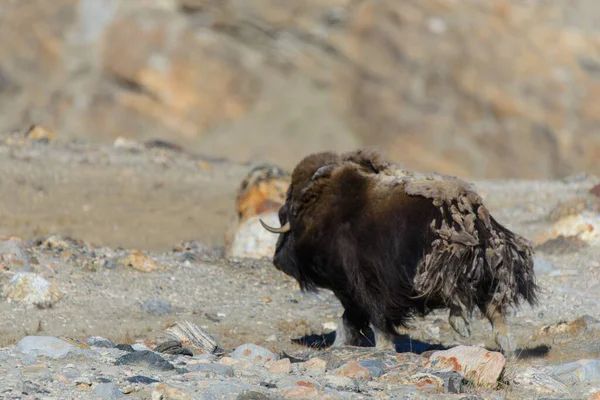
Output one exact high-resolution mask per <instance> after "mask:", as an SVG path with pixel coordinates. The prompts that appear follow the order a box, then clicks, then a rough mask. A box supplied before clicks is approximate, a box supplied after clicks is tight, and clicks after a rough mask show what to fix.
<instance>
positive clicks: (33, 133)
mask: <svg viewBox="0 0 600 400" xmlns="http://www.w3.org/2000/svg"><path fill="white" fill-rule="evenodd" d="M25 137H26V138H27V139H30V140H37V141H45V142H48V141H51V140H54V139H55V138H56V135H55V134H54V132H52V131H51V130H50V129H48V128H46V127H44V126H41V125H33V126H31V127H30V128H29V131H27V133H26V134H25Z"/></svg>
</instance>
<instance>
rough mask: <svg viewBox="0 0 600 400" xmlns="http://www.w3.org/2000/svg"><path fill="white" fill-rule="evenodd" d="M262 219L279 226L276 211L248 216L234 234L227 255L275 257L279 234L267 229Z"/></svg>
mask: <svg viewBox="0 0 600 400" xmlns="http://www.w3.org/2000/svg"><path fill="white" fill-rule="evenodd" d="M260 219H262V220H263V221H264V222H265V223H266V224H267V225H270V226H279V217H278V214H277V212H275V211H272V212H266V213H263V214H261V215H257V216H254V217H251V218H248V219H247V220H245V221H244V222H242V223H240V224H239V226H238V227H237V228H236V230H235V232H234V233H233V234H232V238H231V241H230V245H229V246H228V247H227V253H226V254H227V257H231V258H253V259H261V258H271V257H273V254H274V253H275V245H276V243H277V238H278V236H279V235H276V234H273V233H271V232H269V231H267V230H266V229H265V228H264V227H263V226H262V225H261V223H260Z"/></svg>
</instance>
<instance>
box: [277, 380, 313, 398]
mask: <svg viewBox="0 0 600 400" xmlns="http://www.w3.org/2000/svg"><path fill="white" fill-rule="evenodd" d="M282 393H283V395H284V397H285V398H286V399H316V398H319V389H318V388H317V387H316V386H315V385H314V384H313V383H312V382H308V381H302V380H298V381H297V382H296V384H295V385H294V386H291V387H287V388H283V389H282Z"/></svg>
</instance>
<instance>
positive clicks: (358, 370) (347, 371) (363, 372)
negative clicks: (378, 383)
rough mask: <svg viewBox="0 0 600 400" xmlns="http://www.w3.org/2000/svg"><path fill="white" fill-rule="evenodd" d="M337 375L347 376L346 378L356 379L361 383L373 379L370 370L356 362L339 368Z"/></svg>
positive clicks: (350, 362)
mask: <svg viewBox="0 0 600 400" xmlns="http://www.w3.org/2000/svg"><path fill="white" fill-rule="evenodd" d="M335 373H336V374H337V375H341V376H345V377H346V378H350V379H356V380H359V381H366V380H369V379H371V374H370V373H369V370H368V369H366V368H365V367H363V366H362V365H359V364H358V363H357V362H356V361H349V362H348V363H347V364H345V365H342V366H341V367H339V368H338V369H337V370H336V371H335Z"/></svg>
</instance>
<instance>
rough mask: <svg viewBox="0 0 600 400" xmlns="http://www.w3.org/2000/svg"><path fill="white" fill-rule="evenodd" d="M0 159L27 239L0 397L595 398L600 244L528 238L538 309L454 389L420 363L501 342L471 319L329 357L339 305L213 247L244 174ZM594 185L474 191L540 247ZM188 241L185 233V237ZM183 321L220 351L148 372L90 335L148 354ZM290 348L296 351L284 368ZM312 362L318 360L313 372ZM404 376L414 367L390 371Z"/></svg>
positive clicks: (422, 323) (9, 253) (101, 160)
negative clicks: (562, 208)
mask: <svg viewBox="0 0 600 400" xmlns="http://www.w3.org/2000/svg"><path fill="white" fill-rule="evenodd" d="M0 154H3V156H2V157H0V187H1V188H2V202H1V203H0V234H1V235H4V236H7V237H8V236H15V237H19V238H21V239H22V240H19V239H16V238H13V239H7V238H5V239H3V240H1V241H0V255H2V259H1V260H0V266H1V267H2V269H3V270H4V272H3V273H2V275H1V278H0V289H2V294H3V298H2V300H0V346H2V348H0V376H1V377H0V398H11V399H12V398H23V399H24V398H48V399H50V398H61V399H62V398H69V399H70V398H74V399H75V398H78V399H80V398H119V397H120V396H127V398H136V397H137V398H149V399H150V398H152V399H155V398H157V399H159V398H163V399H167V398H200V399H203V398H206V399H212V398H247V399H251V398H252V399H254V398H271V397H272V398H279V397H277V396H280V397H284V398H327V396H331V398H419V396H421V397H422V398H423V397H424V398H464V397H465V396H481V398H540V397H546V398H589V397H590V396H591V395H592V394H593V393H595V391H600V336H599V333H598V331H599V330H600V322H599V321H600V306H599V304H600V279H599V278H600V247H598V246H591V245H589V246H582V245H577V243H575V244H572V243H570V242H568V241H567V242H566V244H565V243H562V244H561V242H560V241H558V242H552V243H550V244H546V245H544V246H543V247H539V248H538V249H537V251H536V270H537V275H538V281H539V284H540V286H541V287H542V289H543V292H542V294H541V296H540V303H541V304H540V306H539V307H537V308H536V309H531V308H529V307H528V306H525V307H524V308H523V309H521V310H516V311H515V312H513V313H512V314H511V316H510V318H509V321H508V322H509V324H510V325H511V326H512V329H513V330H514V331H515V332H516V334H517V336H518V338H519V343H520V344H521V345H522V347H523V348H522V351H521V356H520V358H519V359H518V360H516V361H510V362H507V363H506V367H505V369H504V373H503V374H502V376H501V377H500V378H499V382H500V383H499V385H498V386H497V387H495V388H487V389H482V388H479V387H478V386H477V385H475V384H473V383H472V382H471V383H469V382H463V383H464V385H463V383H460V382H459V383H460V384H458V386H460V387H463V386H464V388H463V389H464V390H463V389H460V390H458V389H456V388H455V389H456V390H455V389H452V390H451V389H449V388H448V382H450V381H452V382H454V381H453V379H456V376H449V375H443V374H442V375H440V372H439V371H437V372H435V373H436V374H438V375H435V374H434V375H435V376H436V377H431V376H428V375H426V376H425V377H423V376H421V375H419V373H423V374H430V375H431V374H433V372H431V370H427V369H426V368H425V367H424V366H423V365H424V363H425V361H427V357H429V356H431V351H432V350H434V349H439V348H449V347H452V346H456V345H468V346H479V347H485V348H488V349H489V350H492V351H494V350H496V349H495V345H494V343H493V340H492V337H491V335H490V332H491V329H490V327H489V325H488V324H487V322H486V321H485V320H484V319H483V318H482V317H481V316H480V315H475V317H474V319H475V320H474V322H473V334H472V337H471V338H468V339H465V338H461V337H458V335H457V334H455V333H454V331H452V329H451V328H450V327H449V325H448V323H447V319H446V318H447V313H446V312H436V313H433V314H431V315H429V316H427V317H426V318H424V319H418V320H416V321H415V322H414V328H413V329H411V330H410V331H405V332H404V333H406V337H405V340H404V341H403V342H401V343H398V345H397V350H398V352H399V353H396V354H392V353H377V352H375V350H374V349H372V348H367V349H364V348H363V349H346V350H343V351H346V352H347V353H343V354H340V353H339V352H340V351H342V350H336V351H332V350H331V349H329V348H326V347H325V348H318V346H317V344H318V342H319V341H322V340H323V339H327V340H329V339H331V336H332V334H333V333H332V332H333V330H334V329H335V323H336V320H337V318H338V316H339V315H340V314H341V306H340V305H339V303H338V301H337V300H336V299H335V297H334V296H333V295H332V294H331V293H330V292H328V291H322V292H320V293H317V294H303V293H301V292H300V291H299V290H298V286H297V284H296V283H295V282H294V281H293V280H291V279H290V278H288V277H286V276H284V275H283V274H281V273H280V272H278V271H277V270H275V268H274V267H273V266H272V265H271V264H270V263H269V261H268V260H226V259H223V258H222V257H221V256H220V254H221V253H222V249H221V248H220V246H222V243H223V233H224V230H225V229H226V227H227V226H228V224H229V223H230V221H231V218H232V216H233V201H234V196H235V191H236V189H237V185H238V184H239V182H240V181H241V179H242V178H243V176H244V174H245V173H246V172H247V171H248V168H249V166H247V165H236V164H231V163H228V162H225V161H219V160H210V159H208V158H206V157H201V156H196V155H190V154H186V153H185V152H180V151H175V150H169V149H162V148H150V149H148V148H139V149H135V148H131V147H129V148H125V147H121V148H117V147H110V146H106V147H99V146H91V145H87V144H81V143H79V144H78V143H61V142H60V141H57V142H51V143H31V142H24V141H22V140H17V139H15V138H12V137H6V138H4V144H2V145H0ZM599 181H600V180H599V179H598V178H596V177H588V176H576V177H572V178H570V179H565V180H562V181H519V180H514V181H479V182H475V183H476V185H477V187H478V188H479V189H480V190H481V192H482V195H483V196H484V200H485V202H486V204H487V205H488V207H489V208H490V210H491V211H492V213H493V214H494V215H495V216H496V218H497V219H498V220H499V221H500V222H502V223H504V224H506V225H507V226H508V227H510V228H511V229H514V230H515V231H517V232H519V233H521V234H523V235H525V236H526V237H528V238H530V239H536V238H537V237H539V236H540V235H541V234H543V233H544V232H547V231H548V230H549V229H550V227H551V224H552V218H551V217H550V216H551V215H554V214H553V212H555V211H556V210H557V206H558V205H559V204H560V203H562V202H575V200H574V199H580V198H582V197H583V196H585V193H586V192H587V191H589V189H590V188H591V187H592V186H594V185H595V184H597V183H598V182H599ZM115 226H117V228H115ZM69 237H72V238H74V240H70V239H68V238H69ZM191 239H194V240H197V242H195V241H190V242H186V243H184V244H183V245H181V244H180V243H181V242H182V241H185V240H191ZM136 250H141V252H136ZM36 296H37V297H36ZM181 321H190V322H192V323H194V324H196V325H197V326H198V327H200V328H201V329H203V330H205V331H206V332H208V333H209V334H210V335H212V336H214V337H215V339H216V340H217V341H218V342H219V344H220V346H221V347H222V349H223V350H224V351H225V354H216V355H215V354H213V355H208V354H204V355H203V354H200V353H201V352H198V351H194V356H193V357H190V356H185V355H172V354H161V355H160V357H163V358H164V359H166V360H168V361H170V362H171V364H169V365H173V366H175V369H167V370H160V369H156V368H155V367H152V366H148V364H144V362H142V363H138V364H135V365H129V364H119V365H115V362H116V361H117V359H119V358H120V357H122V356H125V355H127V354H137V353H141V351H136V352H133V353H132V352H131V350H132V349H128V348H125V347H123V346H121V349H117V348H114V347H113V348H103V347H97V346H96V345H92V346H91V347H90V346H87V345H85V343H86V341H87V342H88V343H92V342H89V339H88V338H89V337H90V336H101V337H105V338H107V339H110V340H111V341H113V342H114V343H116V344H122V345H124V344H134V345H135V348H136V350H144V349H145V348H146V347H144V346H148V348H150V349H152V348H153V346H154V345H155V344H156V343H157V342H158V341H160V338H162V337H163V336H164V331H165V329H166V328H167V327H169V326H171V325H172V324H174V323H176V322H181ZM32 335H35V336H42V337H44V338H46V339H45V340H50V339H47V338H48V337H62V338H63V339H64V340H67V341H68V342H70V343H71V344H70V345H68V346H71V347H69V349H70V350H68V351H67V353H68V354H67V355H66V356H65V357H64V358H54V356H53V355H51V356H48V355H40V354H36V353H32V351H31V350H27V343H23V342H21V341H22V340H24V339H23V338H25V337H27V336H32ZM300 338H303V339H302V340H296V341H292V339H300ZM40 340H42V339H40ZM25 342H27V341H25ZM62 343H64V342H61V343H59V345H56V344H52V343H45V342H43V340H42V344H41V345H40V346H41V348H49V349H56V348H60V347H61V346H64V345H63V344H62ZM93 343H96V342H93ZM114 343H113V344H114ZM96 344H97V343H96ZM250 344H253V345H257V346H261V347H260V348H252V351H251V352H250V353H251V354H254V353H253V352H255V351H264V352H267V353H265V354H270V353H268V352H269V351H271V352H273V353H272V354H273V355H274V357H273V360H270V361H269V362H267V363H266V364H265V362H264V359H263V360H262V361H261V362H258V363H257V362H256V360H248V359H244V357H245V356H240V355H239V354H238V355H235V352H233V351H234V350H235V349H236V348H238V347H239V346H242V345H245V346H250ZM68 346H67V347H68ZM111 346H112V345H111ZM232 352H233V353H232ZM336 352H337V353H336ZM406 352H412V353H406ZM423 352H425V353H423ZM238 353H240V351H238ZM242 353H243V352H242ZM420 353H423V354H421V355H419V354H420ZM149 354H153V355H157V354H158V353H155V352H150V353H149ZM286 354H287V355H293V356H294V357H296V358H294V357H292V359H291V362H290V363H289V365H288V362H287V361H285V357H286ZM142 355H144V356H148V357H150V356H149V355H147V353H143V354H142ZM311 357H313V358H315V357H317V358H318V357H320V359H322V360H325V361H326V362H327V363H328V364H327V365H328V367H327V368H323V369H320V368H316V369H315V370H311V369H310V368H308V367H307V365H306V360H308V359H309V358H311ZM332 357H333V358H332ZM410 357H417V358H416V359H415V360H417V361H415V360H409V358H410ZM246 358H247V357H246ZM276 359H277V360H279V361H276ZM332 359H335V360H337V361H338V362H337V364H336V363H333V364H335V365H333V364H332V361H331V360H332ZM232 360H233V361H232ZM352 360H355V361H356V360H362V362H363V364H364V365H358V366H356V365H354V364H352ZM364 360H371V361H367V362H365V361H364ZM580 360H595V361H597V363H596V364H594V363H593V362H591V361H590V362H584V361H580ZM275 361H276V366H275V367H274V366H273V365H272V364H273V363H275ZM576 361H579V362H580V363H579V364H569V363H572V362H576ZM199 364H203V365H204V366H203V367H198V366H197V365H199ZM422 364H423V365H422ZM348 365H350V366H349V367H348ZM565 365H566V367H565ZM207 366H208V367H207ZM344 366H346V367H347V368H346V369H342V370H339V368H343V367H344ZM288 367H289V368H288ZM203 368H205V369H203ZM307 368H308V369H307ZM353 368H354V369H353ZM360 368H363V369H367V370H368V371H369V373H368V374H366V375H364V376H363V375H361V373H363V372H364V371H362V370H361V369H360ZM377 368H380V369H381V370H380V371H379V370H377ZM411 368H413V370H411ZM561 368H562V369H561ZM347 369H350V372H348V371H347ZM399 370H403V371H412V372H410V373H408V372H407V373H406V374H405V375H402V378H399V377H398V376H396V378H395V380H391V381H390V378H389V376H390V375H389V374H391V373H392V372H394V371H395V372H394V373H395V374H396V375H398V374H399V372H398V371H399ZM357 371H358V372H357ZM386 374H387V375H386ZM384 375H385V376H387V377H386V378H381V376H384ZM136 376H142V377H143V378H135V377H136ZM415 376H416V378H415ZM131 379H133V382H132V381H131ZM411 379H412V381H411ZM427 379H429V380H427ZM461 379H462V378H461ZM154 381H156V382H154ZM458 381H460V379H459V380H458ZM458 381H457V382H458ZM298 382H305V383H303V384H300V385H299V384H298ZM306 382H308V383H306ZM390 382H392V383H390ZM423 382H425V383H423ZM432 382H433V383H432ZM440 382H442V383H440ZM444 382H445V383H444ZM544 382H546V383H544ZM454 383H456V382H454ZM440 385H441V386H440ZM444 385H446V386H444ZM461 385H463V386H461ZM553 385H554V386H553ZM440 387H442V389H441V392H443V393H444V394H441V392H439V390H438V389H439V388H440ZM453 387H454V386H453ZM453 390H454V392H453ZM456 391H458V392H461V391H462V392H464V393H462V394H456ZM259 392H260V393H262V394H260V393H259ZM123 393H125V394H123ZM169 393H171V394H169ZM244 393H245V394H244ZM253 393H254V394H253ZM453 393H454V394H453ZM111 396H112V397H111ZM161 396H162V397H161ZM185 396H189V397H185ZM211 396H212V397H211ZM243 396H246V397H243ZM253 396H254V397H253ZM260 396H263V397H260ZM264 396H271V397H264ZM294 396H296V397H294ZM310 396H313V397H310ZM444 396H446V397H444ZM490 396H492V397H490ZM471 398H476V397H471Z"/></svg>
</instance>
